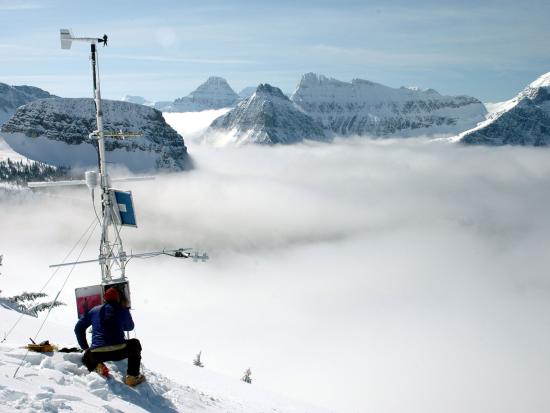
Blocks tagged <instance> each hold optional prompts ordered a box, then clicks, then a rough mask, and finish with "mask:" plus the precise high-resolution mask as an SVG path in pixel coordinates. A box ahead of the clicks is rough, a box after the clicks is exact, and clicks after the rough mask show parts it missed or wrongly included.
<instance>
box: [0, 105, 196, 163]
mask: <svg viewBox="0 0 550 413" xmlns="http://www.w3.org/2000/svg"><path fill="white" fill-rule="evenodd" d="M103 116H104V130H105V132H106V133H109V132H111V133H113V132H118V131H120V130H122V131H124V132H139V133H142V134H143V135H142V136H139V137H130V138H127V139H124V140H121V139H115V138H112V137H107V138H106V142H105V146H106V149H107V151H108V154H107V156H108V161H109V162H111V163H118V164H123V165H125V166H126V167H127V168H128V169H130V170H131V171H134V172H143V171H151V170H155V169H161V170H182V169H187V168H189V167H190V165H191V162H190V159H189V156H188V154H187V148H186V147H185V144H184V142H183V139H182V138H181V136H179V135H178V134H177V133H176V131H174V129H172V128H171V127H170V126H168V124H166V122H165V121H164V118H163V117H162V113H160V112H159V111H157V110H155V109H153V108H149V107H146V106H142V105H136V104H133V103H128V102H120V101H111V100H104V101H103ZM95 129H96V123H95V104H94V102H93V100H92V99H84V98H80V99H69V98H57V99H44V100H38V101H35V102H31V103H29V104H27V105H24V106H22V107H20V108H19V109H18V110H17V111H16V113H15V115H14V116H12V117H11V118H10V119H9V120H8V121H7V122H6V123H5V124H4V125H3V126H2V129H1V132H0V133H1V135H2V138H4V140H5V141H6V142H7V143H8V145H9V146H10V147H11V148H12V149H13V150H15V151H16V152H18V153H20V154H22V155H24V156H26V157H28V158H30V159H33V160H36V161H40V162H44V163H47V164H50V165H60V166H61V165H63V166H70V167H72V168H73V169H78V168H86V167H90V166H96V165H97V151H96V144H95V142H92V141H90V139H89V138H88V135H89V134H90V132H92V131H94V130H95Z"/></svg>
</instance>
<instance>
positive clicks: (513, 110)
mask: <svg viewBox="0 0 550 413" xmlns="http://www.w3.org/2000/svg"><path fill="white" fill-rule="evenodd" d="M456 140H458V141H460V142H461V143H465V144H477V145H533V146H547V145H550V72H548V73H546V74H544V75H542V76H541V77H539V78H538V79H537V80H535V81H534V82H533V83H531V84H530V85H529V86H527V87H526V88H525V89H524V90H522V91H521V92H520V93H519V94H518V95H517V96H516V97H514V98H513V99H510V100H509V101H507V102H504V103H503V104H500V105H499V106H498V107H497V108H496V110H495V112H493V113H492V114H491V115H490V116H489V117H488V118H487V120H486V121H484V122H482V123H480V124H479V125H477V126H476V127H475V128H473V129H471V130H468V131H466V132H463V133H461V134H460V135H459V136H458V138H457V139H456Z"/></svg>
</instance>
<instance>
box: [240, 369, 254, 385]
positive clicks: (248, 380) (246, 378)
mask: <svg viewBox="0 0 550 413" xmlns="http://www.w3.org/2000/svg"><path fill="white" fill-rule="evenodd" d="M251 376H252V371H250V368H248V369H246V371H245V372H244V376H243V377H242V379H241V380H242V381H244V382H245V383H249V384H250V383H252V377H251Z"/></svg>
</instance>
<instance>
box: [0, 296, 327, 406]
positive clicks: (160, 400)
mask: <svg viewBox="0 0 550 413" xmlns="http://www.w3.org/2000/svg"><path fill="white" fill-rule="evenodd" d="M19 316H20V314H19V313H17V312H15V311H13V310H9V309H8V308H6V307H5V306H2V305H1V302H0V331H4V332H5V331H7V330H8V329H9V327H11V326H12V325H13V323H14V322H15V320H16V319H17V318H18V317H19ZM23 318H24V319H25V320H23V323H22V324H23V326H22V330H23V329H27V331H28V330H30V329H33V330H34V329H36V328H37V327H38V325H39V322H40V320H38V319H34V318H31V317H29V316H23ZM22 330H16V332H15V334H13V335H12V336H11V337H10V339H9V340H8V341H7V343H8V344H0V411H2V412H10V413H11V412H21V411H27V412H52V413H54V412H62V411H70V410H72V411H77V412H83V413H87V412H90V413H92V412H107V413H115V412H128V413H134V412H136V413H137V412H155V413H161V412H168V413H169V412H207V413H214V412H235V413H238V412H242V413H245V412H267V411H271V412H280V413H283V412H296V413H300V412H303V413H306V412H328V411H327V410H324V409H320V408H317V407H313V406H308V405H307V404H305V403H300V402H296V401H292V400H289V399H286V398H284V397H282V396H280V395H276V394H274V393H271V392H268V391H265V390H262V389H259V388H257V387H255V386H253V385H250V384H247V383H243V382H241V381H240V380H238V379H235V378H228V377H224V376H222V375H219V374H216V373H214V372H212V371H209V370H208V369H206V368H198V367H195V366H192V365H190V364H186V363H182V362H178V361H176V360H173V359H170V356H169V353H164V354H163V356H152V357H146V363H147V364H145V365H144V369H143V372H144V374H145V376H146V377H147V381H146V382H145V383H143V384H141V385H139V386H137V387H135V388H130V387H128V386H127V385H125V384H124V383H123V379H124V374H125V371H126V363H127V362H126V361H125V360H123V361H120V362H108V363H106V364H107V366H108V367H109V370H110V373H111V377H110V378H108V379H105V378H103V377H101V376H99V375H97V374H96V373H89V372H88V370H87V369H86V367H84V366H83V365H82V363H81V361H80V358H81V354H80V353H59V352H56V353H53V354H51V353H50V354H40V353H34V352H27V351H26V350H25V349H23V348H21V345H22V344H24V343H25V342H26V340H27V339H26V338H24V336H25V333H23V331H22ZM48 332H49V333H50V334H52V336H50V337H51V338H54V337H55V340H53V341H51V342H52V343H54V342H55V343H56V344H62V343H64V344H67V345H70V346H72V345H74V341H75V340H74V338H73V337H71V336H70V333H72V326H60V325H56V324H55V323H53V324H50V325H49V326H48ZM29 334H30V333H29ZM151 359H152V360H153V361H152V360H151ZM158 360H161V361H160V362H159V361H158ZM149 363H151V365H155V366H157V365H160V366H164V368H166V367H167V366H170V367H171V368H176V369H177V371H178V373H179V375H180V377H185V381H184V382H182V383H177V382H175V381H174V380H171V379H169V378H167V377H166V376H165V375H163V374H160V373H158V372H156V371H153V370H152V369H149V368H147V366H148V365H150V364H149ZM19 365H21V366H22V367H21V368H20V370H19V372H18V374H17V376H16V378H14V377H13V376H14V373H15V371H16V369H17V367H18V366H19Z"/></svg>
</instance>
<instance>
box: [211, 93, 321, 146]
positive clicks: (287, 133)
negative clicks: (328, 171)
mask: <svg viewBox="0 0 550 413" xmlns="http://www.w3.org/2000/svg"><path fill="white" fill-rule="evenodd" d="M220 131H221V132H224V133H227V134H229V137H230V139H231V141H232V142H233V143H236V144H243V143H259V144H268V145H271V144H277V143H283V144H288V143H296V142H299V141H302V140H304V139H316V140H325V139H327V137H326V134H325V132H324V130H323V128H322V127H321V126H320V125H319V124H317V123H316V122H315V121H314V120H313V119H312V118H311V117H309V116H308V115H306V114H305V113H303V112H302V111H301V110H300V108H299V107H297V106H296V105H295V104H294V103H293V102H291V101H290V100H289V99H288V97H286V96H285V95H284V94H283V92H282V91H281V89H279V88H276V87H273V86H270V85H268V84H261V85H259V86H258V87H257V89H256V91H255V92H254V94H253V95H252V96H250V97H249V98H248V99H245V100H243V101H241V102H239V104H238V105H237V107H235V108H233V109H232V110H230V111H229V112H228V113H226V114H225V115H223V116H220V117H219V118H217V119H216V120H214V122H212V124H211V125H210V128H209V129H208V131H207V135H208V134H211V133H213V132H214V134H215V132H220Z"/></svg>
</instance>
